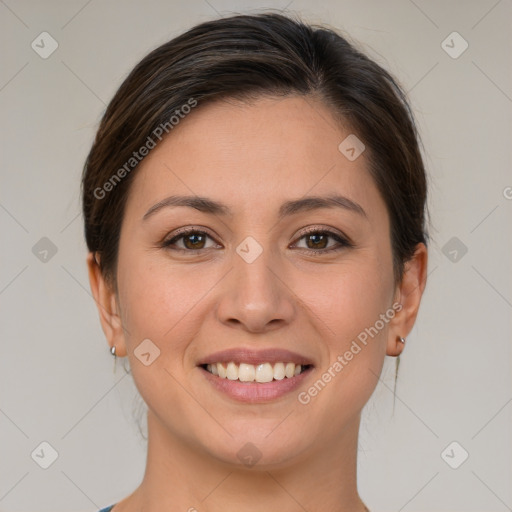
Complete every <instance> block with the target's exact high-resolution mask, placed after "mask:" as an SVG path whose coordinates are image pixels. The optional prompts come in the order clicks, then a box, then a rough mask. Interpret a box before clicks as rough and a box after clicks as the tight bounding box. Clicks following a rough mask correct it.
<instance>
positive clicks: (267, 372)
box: [197, 349, 315, 403]
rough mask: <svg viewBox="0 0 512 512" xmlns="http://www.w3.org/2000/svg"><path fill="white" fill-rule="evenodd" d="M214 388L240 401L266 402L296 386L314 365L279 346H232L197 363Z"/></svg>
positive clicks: (310, 371) (279, 396) (306, 376)
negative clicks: (246, 347)
mask: <svg viewBox="0 0 512 512" xmlns="http://www.w3.org/2000/svg"><path fill="white" fill-rule="evenodd" d="M197 367H198V368H199V369H200V370H201V372H202V373H203V375H204V376H205V378H206V381H207V382H208V383H209V384H210V385H212V387H213V389H215V390H217V391H219V392H220V393H221V394H222V395H223V396H227V397H229V398H231V399H234V400H236V401H239V402H248V403H256V402H269V401H273V400H276V399H278V398H281V397H283V396H285V395H287V394H289V393H291V392H292V391H293V390H295V389H297V387H298V386H300V385H301V384H302V383H303V382H304V380H305V379H307V378H308V376H309V375H310V374H311V373H312V371H313V369H314V367H315V365H314V363H313V361H312V360H310V359H308V358H307V357H305V356H302V355H300V354H296V353H294V352H290V351H288V350H280V349H265V350H260V351H254V350H248V349H231V350H224V351H221V352H217V353H215V354H211V355H210V356H208V357H206V358H205V359H203V360H202V361H200V362H199V364H198V365H197Z"/></svg>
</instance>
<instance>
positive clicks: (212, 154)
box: [127, 96, 384, 215]
mask: <svg viewBox="0 0 512 512" xmlns="http://www.w3.org/2000/svg"><path fill="white" fill-rule="evenodd" d="M350 135H351V132H350V128H349V127H348V126H342V125H341V124H340V122H339V121H336V120H335V119H334V117H333V116H332V113H331V111H330V109H329V107H327V106H326V105H325V104H324V103H322V102H320V101H319V100H318V99H315V98H313V97H298V96H289V97H284V98H270V97H262V98H260V99H256V100H254V101H251V102H250V103H247V102H241V101H238V100H236V101H235V100H227V101H217V102H212V103H209V104H205V105H201V104H199V105H198V106H197V107H196V109H195V110H194V111H193V112H192V113H190V114H189V115H188V116H187V117H185V118H184V119H183V120H181V121H180V123H179V125H178V126H176V127H175V128H174V129H173V131H172V132H171V133H170V135H169V136H168V137H166V138H164V139H163V141H161V142H159V143H158V144H157V146H156V148H155V149H153V150H152V151H151V152H150V153H149V155H148V156H146V157H145V159H144V160H143V162H142V163H141V164H140V165H139V167H138V168H137V174H136V176H135V177H134V182H133V183H132V187H131V189H132V190H131V193H130V198H129V201H128V203H129V209H130V210H133V209H136V210H137V211H138V212H140V211H142V210H143V209H144V208H145V210H144V212H145V211H146V210H147V208H149V207H151V206H152V205H153V204H154V203H156V202H158V201H160V200H162V199H164V198H165V197H166V195H171V194H174V193H182V194H187V195H198V196H209V197H212V196H214V198H216V199H221V200H222V201H223V202H225V203H229V204H230V205H233V208H232V209H233V210H234V211H238V212H244V211H246V212H250V211H251V210H253V208H254V207H256V208H259V210H258V211H260V212H263V211H268V210H269V208H271V207H272V208H273V203H274V199H275V200H276V204H277V202H279V203H281V202H282V201H283V200H285V199H291V198H294V199H295V198H299V197H303V196H305V195H325V194H333V193H342V194H344V195H345V196H347V197H349V198H352V199H354V200H357V201H358V202H363V203H366V204H367V208H369V209H370V210H377V211H376V214H377V215H382V211H380V212H379V211H378V210H379V209H380V210H382V208H383V207H384V204H383V202H382V200H381V199H380V195H379V194H378V191H377V189H376V187H375V185H374V183H373V179H372V178H371V176H370V174H369V172H368V170H367V159H366V155H365V153H364V152H363V153H362V154H361V155H360V156H359V157H358V158H356V159H355V160H353V161H351V160H349V159H348V158H347V157H346V156H345V154H343V153H342V152H341V151H340V149H339V146H340V143H342V141H344V140H345V139H346V138H347V137H348V136H350ZM379 203H380V204H379ZM127 209H128V208H127ZM365 209H366V208H365ZM253 213H254V211H253Z"/></svg>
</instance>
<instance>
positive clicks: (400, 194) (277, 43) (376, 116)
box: [82, 13, 427, 290]
mask: <svg viewBox="0 0 512 512" xmlns="http://www.w3.org/2000/svg"><path fill="white" fill-rule="evenodd" d="M294 94H296V95H312V96H315V97H317V98H319V99H320V100H322V101H323V102H324V103H325V104H326V105H327V106H328V107H329V108H330V109H331V111H332V115H333V117H334V118H335V119H339V120H340V121H341V122H342V123H343V125H344V126H345V127H347V126H349V127H350V129H351V131H352V133H354V134H356V135H357V137H358V138H360V139H361V140H362V141H363V143H364V144H365V146H366V152H365V155H366V156H367V157H368V159H369V169H368V170H369V172H370V173H371V175H372V177H373V179H374V181H375V183H376V185H377V187H378V189H379V191H380V193H381V195H382V197H383V199H384V201H385V203H386V206H387V210H388V212H389V216H390V224H391V233H390V236H391V245H392V250H393V262H394V275H395V279H396V281H397V282H399V281H400V280H401V277H402V275H403V270H404V264H405V263H406V262H407V261H408V260H409V259H410V258H411V257H412V256H413V254H414V251H415V248H416V246H417V244H418V243H426V240H427V234H426V229H425V216H426V194H427V183H426V174H425V169H424V164H423V160H422V157H421V152H420V149H419V143H420V139H419V135H418V133H417V129H416V125H415V122H414V117H413V115H412V113H411V109H410V107H409V104H408V102H407V99H406V96H405V93H404V92H403V90H402V89H401V87H400V86H399V85H398V83H397V81H396V80H395V79H394V78H393V77H392V76H391V75H390V74H389V73H388V72H387V71H386V70H384V69H383V68H382V67H381V66H379V65H378V64H377V63H376V62H374V61H373V60H371V59H370V58H368V57H367V56H365V55H364V54H363V53H362V52H361V51H359V50H357V49H356V48H355V47H354V46H353V45H352V44H350V43H349V42H348V41H347V39H345V38H344V37H342V36H341V35H339V34H337V33H336V32H334V31H333V30H331V29H327V28H324V27H317V26H311V25H308V24H306V23H304V22H302V21H301V20H299V19H292V18H291V17H287V16H284V15H281V14H275V13H266V14H257V15H237V16H232V17H227V18H221V19H217V20H214V21H209V22H205V23H201V24H199V25H197V26H195V27H193V28H191V29H190V30H188V31H187V32H185V33H183V34H182V35H180V36H178V37H176V38H174V39H173V40H171V41H169V42H167V43H165V44H163V45H161V46H160V47H158V48H156V49H155V50H153V51H152V52H151V53H149V54H148V55H147V56H146V57H145V58H143V59H142V60H141V61H140V62H139V63H138V64H137V65H136V66H135V68H134V69H133V70H132V71H131V73H130V74H129V75H128V77H127V78H126V79H125V80H124V82H123V83H122V84H121V86H120V87H119V89H118V91H117V92H116V94H115V96H114V98H113V99H112V101H111V102H110V103H109V105H108V107H107V109H106V111H105V113H104V115H103V118H102V120H101V123H100V126H99V129H98V131H97V134H96V137H95V140H94V143H93V145H92V148H91V150H90V152H89V154H88V156H87V159H86V162H85V166H84V170H83V176H82V202H83V215H84V224H85V239H86V242H87V247H88V249H89V251H91V252H95V253H98V254H99V256H100V268H101V271H102V274H103V275H104V277H105V279H106V280H107V282H108V283H109V284H110V285H111V286H112V287H113V289H115V290H117V281H116V268H117V256H118V246H119V235H120V230H121V224H122V220H123V214H124V207H125V204H126V200H127V197H128V193H129V190H130V184H131V182H132V180H133V176H134V175H135V172H136V170H137V162H132V164H131V168H127V167H126V162H129V161H130V159H133V153H134V152H135V151H137V150H138V149H139V148H140V147H141V146H143V145H144V144H145V142H146V141H147V139H148V136H150V134H152V133H153V132H154V131H155V130H158V129H159V127H160V126H162V125H164V124H165V123H167V125H168V124H169V119H170V118H171V117H172V116H173V115H176V112H177V111H180V109H182V108H183V106H184V105H186V104H188V103H189V102H190V99H191V98H193V100H194V101H195V102H197V106H196V107H195V108H196V109H199V108H201V105H204V104H206V103H207V102H212V101H215V100H219V99H225V98H233V99H241V100H244V99H245V100H247V99H251V98H258V97H260V96H286V95H294ZM166 132H167V130H166ZM169 133H170V135H169V136H172V132H169ZM340 142H341V140H340ZM122 168H124V169H125V172H123V173H122V176H123V178H122V179H120V180H118V182H116V183H115V187H109V192H108V193H103V192H104V191H105V190H106V189H105V187H104V186H105V184H106V183H107V182H109V179H111V177H112V176H113V175H114V174H116V172H118V171H120V170H121V169H122ZM128 171H129V172H128ZM118 176H121V174H120V173H118ZM110 189H112V190H110ZM98 190H102V191H103V192H102V195H101V196H100V195H99V194H98V192H97V191H98Z"/></svg>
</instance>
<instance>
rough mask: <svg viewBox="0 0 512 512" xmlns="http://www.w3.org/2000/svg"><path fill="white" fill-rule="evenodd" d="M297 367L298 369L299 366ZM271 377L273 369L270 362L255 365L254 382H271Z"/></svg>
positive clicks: (272, 376)
mask: <svg viewBox="0 0 512 512" xmlns="http://www.w3.org/2000/svg"><path fill="white" fill-rule="evenodd" d="M251 366H252V365H251ZM297 368H298V369H299V371H300V366H298V367H297ZM273 379H274V369H273V368H272V365H271V364H270V363H263V364H259V365H258V366H257V367H256V382H271V381H272V380H273Z"/></svg>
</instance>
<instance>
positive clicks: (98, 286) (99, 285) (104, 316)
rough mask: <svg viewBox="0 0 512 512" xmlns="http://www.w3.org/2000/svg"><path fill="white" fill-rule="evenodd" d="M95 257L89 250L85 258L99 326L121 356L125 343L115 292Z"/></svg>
mask: <svg viewBox="0 0 512 512" xmlns="http://www.w3.org/2000/svg"><path fill="white" fill-rule="evenodd" d="M97 259H98V255H97V254H95V253H93V252H90V253H89V254H88V255H87V259H86V261H87V268H88V272H89V283H90V286H91V292H92V295H93V297H94V300H95V302H96V306H97V307H98V313H99V315H100V322H101V327H102V329H103V332H104V333H105V337H106V338H107V341H108V343H109V345H110V347H113V346H115V347H116V349H115V350H116V356H119V357H123V356H125V355H126V344H125V339H124V332H123V326H122V322H121V317H120V315H119V312H118V306H117V301H116V294H115V292H114V290H112V289H111V287H110V286H109V285H108V283H107V282H106V280H105V277H104V276H103V274H102V273H101V269H100V266H99V263H98V262H97Z"/></svg>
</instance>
